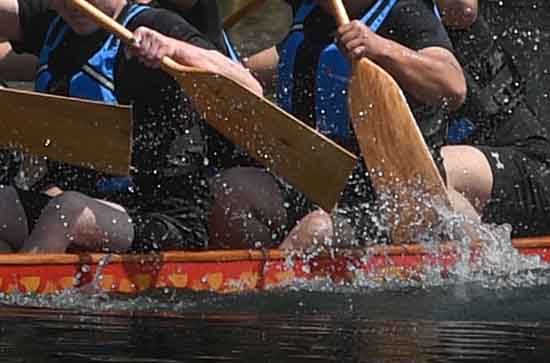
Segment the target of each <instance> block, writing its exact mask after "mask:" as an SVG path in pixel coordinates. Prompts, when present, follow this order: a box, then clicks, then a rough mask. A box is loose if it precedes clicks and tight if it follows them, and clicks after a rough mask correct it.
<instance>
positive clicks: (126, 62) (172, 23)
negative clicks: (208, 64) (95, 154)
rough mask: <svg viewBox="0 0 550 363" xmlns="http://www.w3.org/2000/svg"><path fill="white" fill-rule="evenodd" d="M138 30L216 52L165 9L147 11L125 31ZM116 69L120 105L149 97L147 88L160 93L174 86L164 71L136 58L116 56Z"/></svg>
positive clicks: (197, 34) (205, 40)
mask: <svg viewBox="0 0 550 363" xmlns="http://www.w3.org/2000/svg"><path fill="white" fill-rule="evenodd" d="M141 26H144V27H148V28H150V29H154V30H156V31H158V32H160V33H162V34H165V35H167V36H170V37H172V38H175V39H178V40H181V41H184V42H187V43H189V44H192V45H195V46H197V47H200V48H204V49H212V50H216V49H217V48H216V46H215V45H214V44H213V43H212V42H210V40H208V37H207V36H206V35H205V34H203V33H202V32H200V31H199V30H198V29H197V28H195V27H194V26H193V25H191V23H189V22H188V21H187V20H185V19H184V18H182V17H181V16H180V15H178V14H176V13H174V12H171V11H168V10H165V9H151V10H147V11H145V12H143V13H141V14H140V15H138V16H137V17H136V18H135V19H134V20H133V21H131V22H130V24H129V25H128V28H129V29H130V30H132V31H134V30H135V29H137V28H139V27H141ZM117 67H118V68H117V70H116V72H115V73H116V77H117V80H116V84H117V90H118V91H117V92H118V97H119V100H120V101H122V103H131V102H132V101H133V100H136V99H140V98H141V97H143V96H144V95H149V94H150V89H149V88H155V89H163V88H166V87H169V86H171V85H173V84H174V80H173V78H172V77H171V76H169V75H167V74H166V73H165V72H164V71H162V70H160V69H156V70H155V69H151V68H148V67H146V66H144V65H143V64H142V63H140V62H139V61H138V60H137V59H136V58H131V59H127V58H126V57H125V56H124V53H123V52H121V53H120V54H119V62H118V66H117Z"/></svg>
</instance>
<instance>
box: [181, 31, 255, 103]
mask: <svg viewBox="0 0 550 363" xmlns="http://www.w3.org/2000/svg"><path fill="white" fill-rule="evenodd" d="M179 43H180V44H179V46H178V48H177V51H176V53H175V54H174V60H175V61H176V62H180V63H181V64H185V65H189V66H193V67H198V68H202V69H205V70H208V71H211V72H213V73H217V74H221V75H223V76H225V77H227V78H229V79H232V80H233V81H235V82H237V83H240V84H242V85H243V86H246V87H248V88H249V89H250V90H251V91H253V92H254V93H256V94H257V95H259V96H262V95H263V88H262V86H261V85H260V82H258V80H256V78H254V77H253V76H252V74H251V73H250V71H249V70H248V69H246V68H244V67H243V66H242V65H240V64H238V63H235V62H233V61H232V60H230V59H229V58H227V57H226V56H224V55H223V54H221V53H220V52H218V51H215V50H206V49H202V48H199V47H196V46H194V45H191V44H189V43H185V42H179Z"/></svg>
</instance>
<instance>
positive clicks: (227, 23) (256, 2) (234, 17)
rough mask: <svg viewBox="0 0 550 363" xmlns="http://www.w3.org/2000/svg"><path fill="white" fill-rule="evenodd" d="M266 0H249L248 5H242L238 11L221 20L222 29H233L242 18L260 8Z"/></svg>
mask: <svg viewBox="0 0 550 363" xmlns="http://www.w3.org/2000/svg"><path fill="white" fill-rule="evenodd" d="M266 1H267V0H250V1H249V2H248V3H246V4H245V5H243V6H242V7H241V8H240V9H238V10H237V11H235V12H234V13H233V14H231V15H229V16H227V17H226V18H225V19H223V27H224V29H225V30H229V29H231V28H232V27H234V26H235V25H236V24H237V23H238V22H239V21H241V19H242V18H244V17H245V16H246V15H248V14H249V13H251V12H253V11H254V10H256V9H257V8H259V7H260V6H262V5H263V4H264V3H265V2H266Z"/></svg>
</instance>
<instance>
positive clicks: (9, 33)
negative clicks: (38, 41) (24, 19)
mask: <svg viewBox="0 0 550 363" xmlns="http://www.w3.org/2000/svg"><path fill="white" fill-rule="evenodd" d="M0 39H4V40H6V39H8V40H17V41H19V40H22V39H23V33H22V31H21V26H20V24H19V4H18V2H17V0H0Z"/></svg>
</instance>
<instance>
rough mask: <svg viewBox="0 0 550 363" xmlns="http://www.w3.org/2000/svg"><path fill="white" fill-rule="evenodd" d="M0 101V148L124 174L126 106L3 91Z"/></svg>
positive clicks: (128, 137) (128, 126)
mask: <svg viewBox="0 0 550 363" xmlns="http://www.w3.org/2000/svg"><path fill="white" fill-rule="evenodd" d="M0 103H1V104H2V111H1V112H0V127H1V129H2V130H3V132H2V133H0V145H4V146H6V147H11V148H16V149H20V150H23V151H25V152H27V153H30V154H33V155H37V156H46V157H48V158H50V159H52V160H59V161H63V162H66V163H68V164H74V165H78V166H82V167H86V168H91V169H95V170H98V171H101V172H105V173H109V174H113V175H128V174H129V171H130V158H131V146H132V112H131V109H130V108H129V107H125V106H110V105H105V104H102V103H98V102H90V101H84V100H78V99H73V98H67V97H59V96H51V95H44V94H41V93H35V92H29V91H19V90H12V89H5V88H2V89H0Z"/></svg>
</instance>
